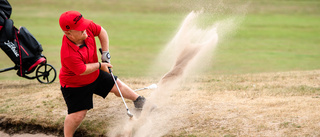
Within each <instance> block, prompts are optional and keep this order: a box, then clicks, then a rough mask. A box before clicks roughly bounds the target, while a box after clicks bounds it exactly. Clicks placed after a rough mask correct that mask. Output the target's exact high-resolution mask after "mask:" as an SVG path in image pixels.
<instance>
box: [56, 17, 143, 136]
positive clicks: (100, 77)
mask: <svg viewBox="0 0 320 137" xmlns="http://www.w3.org/2000/svg"><path fill="white" fill-rule="evenodd" d="M59 24H60V27H61V29H62V31H63V32H64V36H63V38H62V46H61V51H60V56H61V69H60V74H59V79H60V85H61V91H62V94H63V97H64V100H65V102H66V104H67V107H68V115H67V116H66V118H65V121H64V135H65V137H72V136H73V134H74V132H75V131H76V129H77V128H78V126H79V125H80V123H81V121H82V120H83V119H84V118H85V116H86V113H87V111H88V110H89V109H91V108H93V102H92V97H93V94H96V95H99V96H101V97H103V98H105V97H106V96H107V95H108V93H109V92H112V93H114V94H115V95H116V96H118V97H119V96H120V94H119V92H118V90H117V87H116V86H115V83H114V81H113V78H112V75H111V74H110V72H109V70H108V67H110V68H112V65H111V64H110V54H109V39H108V34H107V32H106V30H105V29H103V28H102V27H101V26H100V25H98V24H96V23H94V22H93V21H91V20H88V19H85V18H84V17H83V16H82V15H81V14H80V13H79V12H78V11H67V12H64V13H62V14H61V16H60V19H59ZM95 36H98V38H99V41H100V44H101V48H102V51H103V53H102V56H101V60H102V62H99V61H98V56H97V47H96V42H95ZM116 82H117V84H118V86H119V88H120V91H121V92H122V95H123V97H124V98H127V99H130V100H132V101H134V106H135V107H136V108H138V109H141V108H142V107H143V105H144V102H145V98H144V97H142V96H139V95H138V94H137V93H135V92H133V90H132V89H131V88H129V87H128V86H127V85H126V84H124V83H123V82H122V81H120V80H119V79H117V77H116Z"/></svg>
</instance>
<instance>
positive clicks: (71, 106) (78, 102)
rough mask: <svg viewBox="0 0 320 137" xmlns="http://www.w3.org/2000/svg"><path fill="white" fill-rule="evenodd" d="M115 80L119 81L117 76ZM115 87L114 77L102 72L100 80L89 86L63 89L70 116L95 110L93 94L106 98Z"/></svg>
mask: <svg viewBox="0 0 320 137" xmlns="http://www.w3.org/2000/svg"><path fill="white" fill-rule="evenodd" d="M115 79H117V76H115ZM113 86H114V81H113V78H112V75H111V74H109V73H107V72H104V71H101V70H100V74H99V76H98V78H97V79H96V80H95V81H94V82H93V83H91V84H89V85H87V86H84V87H77V88H64V87H61V91H62V95H63V98H64V100H65V102H66V104H67V107H68V114H71V113H74V112H78V111H81V110H89V109H91V108H93V101H92V97H93V94H96V95H99V96H101V97H103V98H105V97H107V95H108V94H109V92H110V90H111V89H112V88H113Z"/></svg>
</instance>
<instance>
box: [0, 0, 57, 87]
mask: <svg viewBox="0 0 320 137" xmlns="http://www.w3.org/2000/svg"><path fill="white" fill-rule="evenodd" d="M0 8H1V10H0V47H1V49H2V50H3V51H4V52H5V53H6V54H7V56H8V57H9V58H10V59H11V60H12V61H13V62H14V64H15V66H14V67H11V68H7V69H3V70H0V72H4V71H8V70H12V69H16V70H18V71H17V75H18V76H21V77H25V78H29V79H33V78H37V79H38V80H39V77H43V79H44V80H46V81H45V82H42V81H40V80H39V82H41V83H49V82H50V83H51V82H53V81H54V80H55V75H56V72H55V69H54V67H52V66H51V65H50V64H47V63H46V62H47V61H46V57H45V56H44V55H42V51H43V49H42V46H41V44H40V43H39V42H38V41H37V40H36V39H35V37H34V36H33V35H32V34H31V33H30V32H29V31H28V30H27V29H26V28H25V27H20V28H19V29H17V28H16V27H15V26H14V25H13V24H14V23H13V20H11V19H10V16H11V11H12V8H11V5H10V4H9V2H8V1H7V0H0ZM38 65H41V66H42V65H45V66H44V67H45V70H42V71H39V74H38V72H37V73H36V75H37V76H36V77H28V76H27V75H26V74H30V73H32V72H34V70H35V69H36V68H37V66H38ZM47 67H51V69H50V70H49V71H48V70H47ZM39 68H40V67H39ZM39 68H38V69H39ZM51 70H54V79H53V80H52V81H50V80H49V78H48V77H47V76H48V75H49V74H50V71H51ZM45 75H46V76H45Z"/></svg>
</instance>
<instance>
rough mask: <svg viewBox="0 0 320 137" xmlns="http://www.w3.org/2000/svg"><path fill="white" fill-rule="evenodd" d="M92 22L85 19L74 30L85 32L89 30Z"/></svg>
mask: <svg viewBox="0 0 320 137" xmlns="http://www.w3.org/2000/svg"><path fill="white" fill-rule="evenodd" d="M91 22H92V20H88V19H83V22H82V23H81V24H80V25H79V26H78V27H76V28H74V30H78V31H84V30H86V29H87V28H88V26H89V24H90V23H91Z"/></svg>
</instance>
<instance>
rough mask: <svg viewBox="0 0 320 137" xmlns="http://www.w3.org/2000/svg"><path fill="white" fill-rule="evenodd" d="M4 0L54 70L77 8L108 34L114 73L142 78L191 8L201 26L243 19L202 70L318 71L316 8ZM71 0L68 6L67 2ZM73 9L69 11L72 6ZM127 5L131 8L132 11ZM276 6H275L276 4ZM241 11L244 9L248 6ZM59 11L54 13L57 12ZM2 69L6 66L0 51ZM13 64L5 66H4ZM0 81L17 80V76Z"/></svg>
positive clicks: (147, 0) (310, 4)
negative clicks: (65, 22) (65, 20)
mask: <svg viewBox="0 0 320 137" xmlns="http://www.w3.org/2000/svg"><path fill="white" fill-rule="evenodd" d="M73 2H74V1H37V0H32V1H28V2H21V1H17V0H12V1H10V3H11V5H12V6H13V14H12V19H13V20H14V21H15V25H16V26H25V27H27V28H28V29H29V31H30V32H31V33H32V34H33V35H35V37H36V38H37V39H38V40H39V41H40V43H42V45H43V48H44V55H46V56H47V58H48V62H49V63H50V64H52V65H54V66H55V67H56V69H58V70H59V69H60V63H59V62H60V60H59V49H60V45H61V37H62V35H63V34H62V32H61V30H60V28H59V25H58V18H59V15H60V14H61V13H62V12H64V11H66V10H79V11H80V12H82V13H83V15H84V17H86V18H89V19H92V20H94V21H95V22H97V23H99V24H101V25H102V26H103V27H104V28H105V29H107V31H108V34H109V37H110V46H111V47H110V48H111V55H112V60H113V62H112V63H113V65H114V66H115V71H116V72H117V74H118V75H120V76H123V77H145V76H147V75H146V73H145V72H146V71H148V69H149V66H150V65H151V64H152V62H153V61H154V60H155V59H156V57H157V55H158V54H159V53H160V52H161V50H162V49H163V48H164V47H165V45H166V44H167V43H168V42H169V41H170V40H171V38H172V37H173V36H174V35H175V33H176V31H177V30H178V29H179V25H180V23H181V22H182V20H183V18H184V17H185V16H186V15H187V14H188V12H190V11H191V10H194V9H200V8H201V7H204V10H206V11H208V13H209V15H210V14H211V16H208V19H207V20H205V22H207V23H209V24H210V23H213V22H214V21H219V20H221V19H224V18H225V17H233V16H243V15H244V14H245V16H243V17H244V19H243V21H241V20H240V21H239V20H238V21H239V22H238V23H239V24H240V25H239V26H238V28H237V29H236V30H235V31H233V32H232V33H231V35H230V34H229V35H228V36H227V37H226V38H225V39H224V40H223V39H221V41H220V43H219V46H218V49H217V50H216V51H215V56H213V58H212V60H213V63H212V64H211V65H210V67H209V70H208V73H211V74H244V73H258V72H277V71H288V70H314V69H319V68H320V65H319V63H317V62H318V58H319V54H318V53H319V51H320V49H319V47H318V46H317V44H318V43H319V42H320V41H319V39H318V37H317V36H319V33H320V30H319V27H318V26H319V24H320V18H319V13H320V11H319V8H317V7H318V6H319V5H320V3H319V2H317V1H313V0H308V1H259V2H258V1H252V2H250V3H249V5H247V2H245V1H243V2H239V1H232V0H231V1H225V2H221V1H207V0H201V1H189V2H188V3H187V2H185V1H175V2H172V1H167V0H165V1H161V2H160V3H159V2H157V1H154V0H141V2H140V4H137V3H135V2H132V1H129V0H124V1H122V2H117V1H113V0H112V1H95V0H93V1H84V0H82V1H77V2H75V3H73ZM71 3H73V4H71ZM70 5H72V6H70ZM130 5H131V6H130ZM274 5H275V6H274ZM246 6H247V7H246ZM58 7H59V8H58ZM0 59H1V60H3V63H1V64H0V67H1V68H5V67H8V65H9V64H12V62H11V61H10V60H9V59H8V57H6V55H4V54H1V55H0ZM9 66H11V65H9ZM1 76H2V77H1V78H0V79H18V78H17V76H16V75H15V72H6V73H5V74H1Z"/></svg>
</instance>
